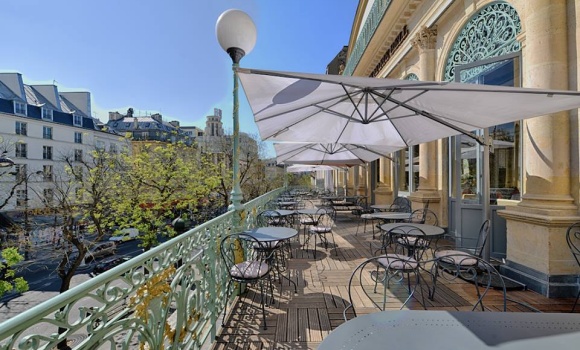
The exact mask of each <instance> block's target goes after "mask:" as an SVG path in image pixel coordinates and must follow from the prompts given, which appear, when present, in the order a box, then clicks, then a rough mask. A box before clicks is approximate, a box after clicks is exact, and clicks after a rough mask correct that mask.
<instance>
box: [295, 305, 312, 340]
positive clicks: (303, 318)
mask: <svg viewBox="0 0 580 350" xmlns="http://www.w3.org/2000/svg"><path fill="white" fill-rule="evenodd" d="M308 328H309V327H308V309H304V308H299V309H298V341H308V340H310V339H309V337H310V334H309V332H308Z"/></svg>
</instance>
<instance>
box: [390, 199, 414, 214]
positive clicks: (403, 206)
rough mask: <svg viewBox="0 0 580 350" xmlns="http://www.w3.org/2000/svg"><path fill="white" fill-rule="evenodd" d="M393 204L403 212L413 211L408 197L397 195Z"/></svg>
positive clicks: (397, 209)
mask: <svg viewBox="0 0 580 350" xmlns="http://www.w3.org/2000/svg"><path fill="white" fill-rule="evenodd" d="M392 205H394V206H396V207H397V208H396V209H395V210H396V211H398V212H401V213H410V212H411V201H410V200H409V199H408V198H407V197H397V198H395V200H394V201H393V203H392Z"/></svg>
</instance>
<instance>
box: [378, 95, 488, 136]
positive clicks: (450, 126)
mask: <svg viewBox="0 0 580 350" xmlns="http://www.w3.org/2000/svg"><path fill="white" fill-rule="evenodd" d="M387 98H388V99H389V101H391V102H393V103H396V104H398V105H399V106H401V107H404V108H407V109H410V110H411V111H413V112H415V113H417V114H420V115H422V116H424V117H425V118H427V119H430V120H433V121H434V122H437V123H439V124H442V125H444V126H446V127H448V128H450V129H453V130H455V131H457V132H459V133H461V134H463V135H465V136H468V137H471V138H472V139H474V140H475V141H477V142H478V143H479V144H481V145H484V144H485V142H484V141H483V139H482V138H481V137H479V136H477V135H475V134H473V133H472V132H470V131H466V130H464V129H462V128H460V127H458V126H455V125H453V124H451V123H449V122H446V121H445V120H442V119H441V118H439V117H437V116H435V115H433V114H431V113H429V112H426V111H424V110H421V109H418V108H415V107H413V106H410V105H408V104H404V102H401V101H397V100H395V99H393V98H390V97H387ZM476 128H477V127H476Z"/></svg>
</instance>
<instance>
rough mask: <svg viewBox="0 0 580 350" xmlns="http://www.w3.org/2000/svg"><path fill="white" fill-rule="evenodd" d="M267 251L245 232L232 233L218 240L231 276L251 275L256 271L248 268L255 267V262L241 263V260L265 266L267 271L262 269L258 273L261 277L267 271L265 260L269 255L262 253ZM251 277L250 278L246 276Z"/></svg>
mask: <svg viewBox="0 0 580 350" xmlns="http://www.w3.org/2000/svg"><path fill="white" fill-rule="evenodd" d="M265 251H268V249H266V247H264V246H263V245H262V243H261V242H260V241H258V240H257V239H256V238H254V237H252V236H250V235H248V234H245V233H232V234H229V235H227V236H225V237H224V238H222V240H221V242H220V253H221V256H222V259H223V262H224V264H225V267H226V269H227V271H228V273H229V274H230V277H232V278H238V279H242V278H240V276H252V275H255V272H256V271H249V269H252V268H253V269H256V265H255V264H243V262H256V263H258V264H265V265H260V266H264V267H266V268H267V269H268V270H267V271H262V273H260V274H259V276H256V277H261V276H262V275H263V274H265V273H266V272H269V267H268V265H267V261H268V258H269V256H267V255H266V254H264V252H265ZM247 279H252V278H247Z"/></svg>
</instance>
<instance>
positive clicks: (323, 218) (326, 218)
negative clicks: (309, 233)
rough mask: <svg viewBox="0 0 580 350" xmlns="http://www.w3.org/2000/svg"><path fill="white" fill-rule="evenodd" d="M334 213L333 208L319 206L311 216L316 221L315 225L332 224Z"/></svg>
mask: <svg viewBox="0 0 580 350" xmlns="http://www.w3.org/2000/svg"><path fill="white" fill-rule="evenodd" d="M334 213H335V211H334V209H333V208H319V209H318V210H317V211H316V214H314V216H313V218H314V220H315V221H316V222H317V224H316V226H332V224H333V220H334Z"/></svg>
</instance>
